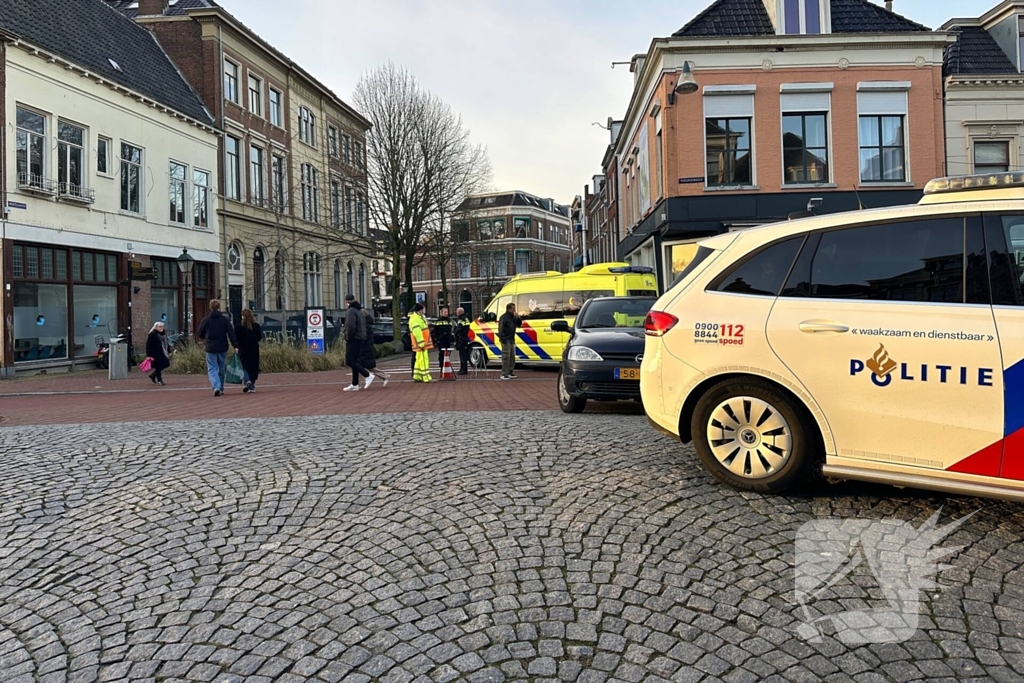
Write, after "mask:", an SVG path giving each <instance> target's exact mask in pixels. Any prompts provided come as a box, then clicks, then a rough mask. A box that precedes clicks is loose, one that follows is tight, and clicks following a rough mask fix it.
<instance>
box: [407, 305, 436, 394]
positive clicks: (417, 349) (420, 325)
mask: <svg viewBox="0 0 1024 683" xmlns="http://www.w3.org/2000/svg"><path fill="white" fill-rule="evenodd" d="M409 338H410V340H411V341H412V350H413V353H415V354H416V363H415V365H413V370H412V381H414V382H430V381H432V380H433V378H432V377H431V376H430V349H432V348H433V344H431V343H430V332H429V331H428V325H427V320H426V318H424V317H423V304H416V305H415V306H413V307H412V313H411V314H410V315H409Z"/></svg>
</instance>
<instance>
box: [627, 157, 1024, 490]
mask: <svg viewBox="0 0 1024 683" xmlns="http://www.w3.org/2000/svg"><path fill="white" fill-rule="evenodd" d="M645 335H646V346H645V350H644V358H643V363H642V365H641V372H640V377H641V395H642V397H643V403H644V407H645V410H646V412H647V414H648V419H649V420H650V421H651V423H652V424H653V425H654V426H655V427H656V428H657V429H659V430H660V431H663V432H666V433H669V434H671V435H672V436H673V437H676V438H679V439H680V440H682V441H684V442H689V441H691V440H692V441H693V443H694V447H695V450H696V452H697V455H698V456H699V458H700V460H701V462H702V463H703V465H704V466H705V467H706V468H707V469H708V470H709V471H710V472H711V474H713V475H714V476H715V477H716V478H718V479H719V480H721V481H722V482H725V483H727V484H729V485H731V486H734V487H736V488H739V489H745V490H751V491H768V492H780V491H785V490H787V489H790V488H792V487H794V486H796V485H798V484H800V483H801V482H803V481H804V480H806V479H807V478H808V477H809V476H810V475H812V474H814V473H816V472H820V473H822V474H824V475H825V476H826V477H829V478H835V479H858V480H863V481H870V482H877V483H886V484H893V485H898V486H912V487H920V488H927V489H933V490H938V491H945V492H950V493H960V494H968V495H978V496H988V497H995V498H1004V499H1011V500H1020V501H1024V173H1004V174H997V175H985V176H968V177H960V178H941V179H937V180H933V181H931V182H930V183H928V185H927V187H926V188H925V194H924V198H923V199H922V200H921V202H920V203H919V204H918V205H915V206H904V207H896V208H887V209H880V210H870V211H859V212H853V213H845V214H833V215H828V216H820V217H811V218H805V219H800V220H793V221H789V222H786V223H781V224H776V225H772V226H768V227H763V228H756V229H751V230H746V231H742V232H736V233H729V234H723V235H718V236H716V237H713V238H711V239H708V240H706V241H705V242H703V243H701V244H700V246H699V249H698V251H697V254H696V255H695V258H694V259H693V261H692V262H691V263H690V265H689V267H688V268H687V269H686V270H685V271H684V272H683V273H681V274H680V276H679V278H678V279H677V281H676V282H675V283H674V284H673V286H672V287H671V288H670V289H669V291H667V292H666V293H665V294H664V295H663V296H661V297H660V298H659V299H658V301H657V302H656V303H655V305H654V307H653V308H652V310H651V312H650V314H649V315H648V317H647V319H646V321H645Z"/></svg>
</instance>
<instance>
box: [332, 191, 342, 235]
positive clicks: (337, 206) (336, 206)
mask: <svg viewBox="0 0 1024 683" xmlns="http://www.w3.org/2000/svg"><path fill="white" fill-rule="evenodd" d="M331 225H332V226H333V227H335V228H337V229H339V230H340V229H341V183H339V182H338V181H337V180H332V181H331Z"/></svg>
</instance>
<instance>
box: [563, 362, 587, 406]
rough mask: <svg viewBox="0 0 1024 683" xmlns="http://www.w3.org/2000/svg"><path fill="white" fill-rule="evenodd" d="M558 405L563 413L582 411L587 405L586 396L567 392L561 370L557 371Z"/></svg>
mask: <svg viewBox="0 0 1024 683" xmlns="http://www.w3.org/2000/svg"><path fill="white" fill-rule="evenodd" d="M558 406H559V407H560V408H561V409H562V412H563V413H582V412H583V410H584V409H585V408H586V407H587V397H586V396H573V395H572V394H570V393H569V389H568V387H566V386H565V378H564V377H563V376H562V371H561V370H559V371H558Z"/></svg>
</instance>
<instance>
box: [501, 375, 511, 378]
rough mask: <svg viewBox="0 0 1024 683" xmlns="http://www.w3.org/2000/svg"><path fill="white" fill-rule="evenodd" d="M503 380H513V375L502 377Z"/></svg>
mask: <svg viewBox="0 0 1024 683" xmlns="http://www.w3.org/2000/svg"><path fill="white" fill-rule="evenodd" d="M501 378H502V379H512V376H511V375H502V376H501Z"/></svg>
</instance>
